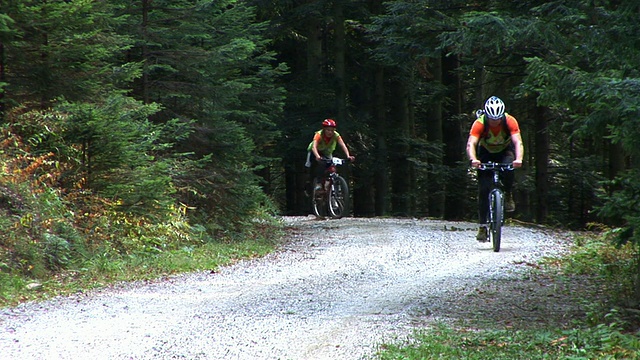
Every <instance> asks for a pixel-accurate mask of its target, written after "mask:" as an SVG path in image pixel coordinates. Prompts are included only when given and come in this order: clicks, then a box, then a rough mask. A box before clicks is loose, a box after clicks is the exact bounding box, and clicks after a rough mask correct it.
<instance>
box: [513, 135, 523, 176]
mask: <svg viewBox="0 0 640 360" xmlns="http://www.w3.org/2000/svg"><path fill="white" fill-rule="evenodd" d="M511 142H512V143H513V146H514V148H515V150H516V154H515V155H516V159H515V160H513V167H514V168H519V167H522V158H523V157H524V144H523V143H522V135H520V133H519V132H518V133H515V134H511Z"/></svg>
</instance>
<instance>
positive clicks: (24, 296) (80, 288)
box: [0, 229, 279, 307]
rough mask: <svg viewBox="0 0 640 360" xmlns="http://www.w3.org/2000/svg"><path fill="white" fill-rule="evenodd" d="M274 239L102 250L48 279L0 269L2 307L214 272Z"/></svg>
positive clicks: (256, 253) (264, 249)
mask: <svg viewBox="0 0 640 360" xmlns="http://www.w3.org/2000/svg"><path fill="white" fill-rule="evenodd" d="M278 232H279V230H278V229H273V231H272V232H271V235H272V236H273V237H274V238H277V237H278ZM274 238H269V239H267V238H265V237H262V236H261V237H247V238H246V239H241V240H234V241H228V242H226V241H217V242H214V241H212V242H208V243H206V244H203V245H201V246H197V247H195V246H194V247H191V246H189V247H183V248H182V249H177V250H171V251H164V252H160V253H157V254H153V255H151V254H144V253H142V254H138V255H135V254H132V255H126V256H122V255H119V256H114V255H112V254H109V253H103V254H98V255H94V256H93V257H91V258H89V259H87V260H85V261H83V262H82V263H78V264H74V265H73V266H70V267H69V268H67V269H66V270H65V271H63V272H60V273H58V274H55V275H54V276H52V277H48V278H47V279H46V280H43V281H40V280H38V279H33V278H29V277H25V276H24V275H22V274H19V273H16V272H1V271H0V307H6V306H15V305H17V304H19V303H22V302H26V301H38V300H45V299H49V298H52V297H54V296H58V295H69V294H73V293H77V292H85V291H87V290H91V289H96V288H101V287H105V286H108V285H111V284H115V283H118V282H123V281H134V280H154V279H159V278H163V277H166V276H170V275H174V274H178V273H188V272H196V271H214V272H215V271H217V269H219V268H220V267H222V266H226V265H230V264H233V263H235V262H237V261H239V260H241V259H249V258H255V257H261V256H264V255H265V254H268V253H270V252H272V251H273V250H274V249H275V248H276V246H277V244H278V242H277V240H276V239H274Z"/></svg>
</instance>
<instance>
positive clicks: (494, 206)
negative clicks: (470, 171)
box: [478, 162, 513, 252]
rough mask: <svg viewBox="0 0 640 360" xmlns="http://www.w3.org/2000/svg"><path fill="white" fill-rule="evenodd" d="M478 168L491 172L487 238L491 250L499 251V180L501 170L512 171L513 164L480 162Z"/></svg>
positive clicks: (501, 205) (501, 200) (501, 209)
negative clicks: (491, 247)
mask: <svg viewBox="0 0 640 360" xmlns="http://www.w3.org/2000/svg"><path fill="white" fill-rule="evenodd" d="M478 170H488V171H491V172H492V177H493V181H492V183H491V189H490V190H489V212H488V213H487V215H488V217H489V229H488V230H489V231H488V232H487V238H488V239H487V240H491V245H492V246H493V251H495V252H498V251H500V240H501V238H502V225H504V190H502V181H501V180H500V172H501V171H513V164H510V163H504V164H503V163H494V162H488V163H482V164H480V166H479V167H478Z"/></svg>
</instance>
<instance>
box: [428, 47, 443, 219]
mask: <svg viewBox="0 0 640 360" xmlns="http://www.w3.org/2000/svg"><path fill="white" fill-rule="evenodd" d="M431 61H432V64H433V66H432V74H433V81H434V82H437V83H439V84H442V57H437V58H433V59H431ZM427 117H428V118H427V126H426V128H427V141H429V143H430V144H431V145H436V146H438V147H442V140H443V136H444V134H443V126H442V100H438V102H437V103H435V104H434V105H432V106H431V107H430V109H429V112H428V114H427ZM442 160H443V154H442V152H441V151H437V152H433V153H431V154H430V155H429V158H428V160H427V161H428V163H429V165H430V166H431V169H432V171H431V173H429V174H427V177H428V182H427V189H428V194H429V195H428V200H427V201H428V204H427V206H428V214H427V215H428V216H429V217H435V218H442V217H443V216H444V207H445V197H444V188H445V184H446V180H445V179H444V173H443V172H442V171H440V170H437V169H442V165H443V162H442ZM433 170H437V171H433Z"/></svg>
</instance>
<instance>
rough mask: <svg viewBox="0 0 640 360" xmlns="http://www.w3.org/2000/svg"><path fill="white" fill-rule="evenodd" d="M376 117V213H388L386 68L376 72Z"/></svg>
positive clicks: (377, 69)
mask: <svg viewBox="0 0 640 360" xmlns="http://www.w3.org/2000/svg"><path fill="white" fill-rule="evenodd" d="M374 76H375V94H374V114H373V116H374V119H375V124H376V129H377V131H376V136H377V138H376V159H374V169H375V170H374V174H375V175H374V178H375V183H374V185H375V213H376V215H377V216H384V215H387V212H388V210H389V205H388V203H387V202H388V200H387V199H388V198H389V171H388V169H389V162H388V158H389V152H388V148H387V117H386V106H385V101H386V99H385V86H384V83H385V82H384V77H385V75H384V68H383V67H381V66H379V67H377V68H376V72H375V75H374Z"/></svg>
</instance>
